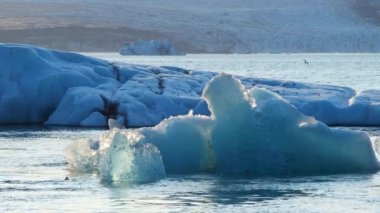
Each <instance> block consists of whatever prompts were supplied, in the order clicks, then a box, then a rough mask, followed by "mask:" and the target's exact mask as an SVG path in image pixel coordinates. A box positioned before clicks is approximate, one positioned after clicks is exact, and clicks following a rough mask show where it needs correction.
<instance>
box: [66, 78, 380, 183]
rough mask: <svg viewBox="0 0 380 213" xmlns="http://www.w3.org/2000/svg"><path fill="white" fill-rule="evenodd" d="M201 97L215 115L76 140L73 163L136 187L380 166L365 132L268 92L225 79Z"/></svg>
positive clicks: (366, 169) (71, 151)
mask: <svg viewBox="0 0 380 213" xmlns="http://www.w3.org/2000/svg"><path fill="white" fill-rule="evenodd" d="M203 98H204V99H205V100H206V101H207V103H208V106H209V109H210V111H211V112H212V115H211V116H201V115H192V114H191V113H189V114H188V115H185V116H177V117H171V118H169V119H166V120H164V121H162V122H161V123H160V124H158V125H157V126H155V127H149V128H140V129H125V130H119V129H113V130H110V131H109V132H107V133H105V134H104V136H103V137H102V138H100V140H99V141H97V142H94V141H91V140H89V141H87V142H86V141H79V142H75V143H73V144H71V145H69V146H68V148H67V158H68V161H69V163H70V166H71V167H72V168H74V169H78V170H88V168H92V169H94V170H98V171H99V172H100V175H101V177H102V178H103V179H105V180H109V181H133V182H141V181H142V182H146V181H155V180H158V179H160V178H162V177H165V173H168V174H184V173H198V172H210V173H216V174H238V175H242V174H247V175H309V174H336V173H347V172H372V171H376V170H378V169H379V163H378V160H377V158H376V155H375V152H374V149H373V148H372V144H371V141H370V139H369V137H368V136H367V134H365V133H361V132H353V131H347V130H340V129H331V128H329V127H328V126H326V125H325V124H323V123H321V122H319V121H317V120H315V119H314V118H313V117H308V116H305V115H303V114H302V113H300V112H299V111H298V110H297V109H296V108H295V107H294V106H293V105H290V104H289V103H288V102H287V101H285V100H284V99H282V98H281V97H280V96H278V95H277V94H274V93H272V92H270V91H268V90H265V89H259V88H254V89H252V90H250V91H247V90H246V89H245V88H244V86H243V85H242V84H241V82H240V81H239V80H237V79H235V78H234V77H232V76H230V75H226V74H221V75H219V76H216V77H214V78H213V79H212V80H210V81H209V83H208V84H207V85H206V87H205V90H204V92H203ZM96 143H99V144H98V145H96ZM94 144H95V145H94ZM94 147H95V148H94Z"/></svg>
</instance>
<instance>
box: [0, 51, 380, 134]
mask: <svg viewBox="0 0 380 213" xmlns="http://www.w3.org/2000/svg"><path fill="white" fill-rule="evenodd" d="M215 75H217V73H214V72H202V71H195V70H186V69H182V68H176V67H151V66H144V65H131V64H118V63H117V64H115V63H111V62H108V61H104V60H100V59H96V58H91V57H85V56H82V55H79V54H75V53H68V52H60V51H54V50H49V49H44V48H39V47H34V46H26V45H17V44H1V45H0V124H1V125H7V124H45V125H66V126H68V125H71V126H106V125H107V120H108V119H109V118H113V119H116V120H118V121H119V122H121V123H123V124H124V125H125V126H127V127H142V126H153V125H156V124H158V123H159V122H160V121H162V120H163V119H165V118H169V117H170V116H175V115H185V114H188V113H189V111H190V110H192V111H193V113H194V114H201V115H210V111H209V109H208V105H207V103H206V101H204V100H203V99H202V97H201V94H202V92H203V90H204V87H205V85H206V83H207V82H208V81H209V80H210V79H211V78H212V77H214V76H215ZM237 78H239V79H240V80H241V82H242V83H243V85H244V86H245V87H246V88H247V89H251V88H266V89H268V90H270V91H272V92H275V93H277V94H279V95H280V96H282V97H283V98H284V99H285V100H287V101H288V102H289V103H290V104H292V105H294V106H295V107H297V108H298V109H299V110H300V111H301V112H303V113H305V114H306V115H310V116H314V117H315V118H316V119H318V120H320V121H323V122H325V123H326V124H329V125H380V91H377V90H368V91H362V92H360V93H357V92H356V91H354V90H353V89H350V88H347V87H338V86H329V85H314V84H305V83H298V82H289V81H279V80H270V79H261V78H244V77H240V76H237Z"/></svg>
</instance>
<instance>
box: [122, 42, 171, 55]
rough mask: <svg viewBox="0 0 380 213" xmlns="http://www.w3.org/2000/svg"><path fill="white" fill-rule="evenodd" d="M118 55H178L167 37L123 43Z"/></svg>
mask: <svg viewBox="0 0 380 213" xmlns="http://www.w3.org/2000/svg"><path fill="white" fill-rule="evenodd" d="M120 55H178V52H177V50H176V49H175V47H174V46H173V44H172V43H171V42H170V41H168V40H167V39H163V40H150V41H144V40H139V41H137V42H133V43H127V44H125V45H124V47H123V48H122V49H121V50H120Z"/></svg>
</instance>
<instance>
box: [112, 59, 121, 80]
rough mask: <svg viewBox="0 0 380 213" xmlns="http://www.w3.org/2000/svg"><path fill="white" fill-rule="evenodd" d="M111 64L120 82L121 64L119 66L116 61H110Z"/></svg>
mask: <svg viewBox="0 0 380 213" xmlns="http://www.w3.org/2000/svg"><path fill="white" fill-rule="evenodd" d="M110 65H111V66H112V71H113V74H114V75H115V78H116V80H117V81H119V82H120V69H119V66H117V65H116V64H115V63H110Z"/></svg>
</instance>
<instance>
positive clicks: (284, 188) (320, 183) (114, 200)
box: [0, 126, 380, 212]
mask: <svg viewBox="0 0 380 213" xmlns="http://www.w3.org/2000/svg"><path fill="white" fill-rule="evenodd" d="M346 128H348V127H346ZM346 128H345V129H346ZM348 129H351V130H359V131H365V132H367V133H369V134H370V135H371V137H372V139H374V138H375V137H379V136H380V128H375V127H373V128H371V127H365V128H364V127H362V128H359V127H350V128H348ZM103 132H104V130H103V129H83V128H82V129H81V128H52V127H38V126H36V127H14V126H13V127H0V162H1V165H0V200H1V204H0V211H1V212H6V211H12V212H25V211H31V212H41V211H54V210H56V209H57V208H59V209H60V210H62V211H77V210H78V208H80V209H82V210H83V211H85V212H120V211H132V212H137V211H138V212H178V211H200V212H202V211H213V212H252V211H264V212H294V211H299V212H310V211H311V212H342V211H344V212H353V211H367V212H377V211H378V209H379V208H380V190H379V185H380V173H371V174H345V175H322V176H293V177H256V178H252V177H244V176H241V177H239V176H234V177H228V176H219V175H208V174H193V175H191V174H189V175H168V176H167V177H166V178H165V179H162V180H161V181H158V182H153V183H148V184H126V185H122V184H110V183H107V182H102V181H100V179H99V176H98V175H97V174H95V173H80V172H72V171H69V170H68V165H67V160H66V158H65V155H64V149H65V147H66V146H67V145H68V144H69V143H71V142H73V141H76V140H79V139H87V138H97V137H99V136H100V135H101V134H102V133H103ZM66 176H67V177H69V180H68V181H65V180H64V179H65V177H66Z"/></svg>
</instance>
